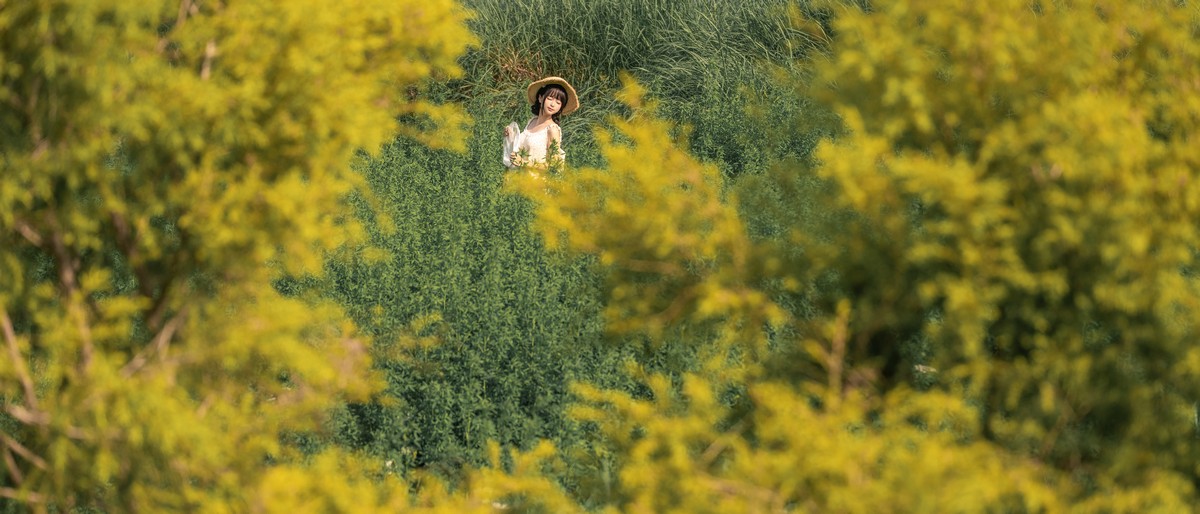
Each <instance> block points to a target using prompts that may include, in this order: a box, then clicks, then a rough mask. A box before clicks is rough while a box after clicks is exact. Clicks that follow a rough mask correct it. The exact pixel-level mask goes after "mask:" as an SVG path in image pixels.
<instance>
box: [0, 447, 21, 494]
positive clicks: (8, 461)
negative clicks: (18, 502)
mask: <svg viewBox="0 0 1200 514" xmlns="http://www.w3.org/2000/svg"><path fill="white" fill-rule="evenodd" d="M4 467H6V468H8V474H9V475H12V478H13V482H14V483H15V484H17V486H18V487H20V486H21V484H22V483H24V482H25V475H24V474H23V473H21V468H18V467H17V459H14V458H13V454H12V450H11V449H9V448H8V447H7V446H5V447H4Z"/></svg>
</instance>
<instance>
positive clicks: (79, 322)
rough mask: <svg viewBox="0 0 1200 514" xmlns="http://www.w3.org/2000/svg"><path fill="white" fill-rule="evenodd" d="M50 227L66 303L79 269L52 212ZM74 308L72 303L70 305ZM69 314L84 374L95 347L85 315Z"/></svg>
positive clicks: (75, 289) (76, 286) (76, 283)
mask: <svg viewBox="0 0 1200 514" xmlns="http://www.w3.org/2000/svg"><path fill="white" fill-rule="evenodd" d="M47 217H48V218H49V222H50V226H51V227H53V228H54V232H53V237H51V239H50V241H51V243H52V245H53V247H54V255H55V257H57V258H58V276H59V282H61V284H62V287H63V292H64V293H65V294H64V296H66V297H67V299H68V301H69V300H70V299H71V297H72V296H74V293H76V292H79V279H78V276H77V275H76V270H77V268H78V267H79V259H77V258H75V257H74V256H72V255H71V252H70V250H68V249H67V245H66V243H64V242H63V237H62V231H61V226H60V224H59V223H58V217H57V216H56V215H55V214H54V211H50V213H49V214H47ZM71 305H72V306H74V303H73V302H72V304H71ZM71 311H72V312H71V314H72V315H74V316H75V324H76V328H78V329H79V335H80V337H82V338H83V351H82V355H81V356H80V362H79V368H80V371H82V372H86V371H87V369H88V367H89V366H90V365H91V363H92V354H93V353H94V351H95V347H94V345H93V343H92V331H91V329H89V328H88V326H87V313H86V311H81V310H79V309H77V308H76V309H71Z"/></svg>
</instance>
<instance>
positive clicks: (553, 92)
mask: <svg viewBox="0 0 1200 514" xmlns="http://www.w3.org/2000/svg"><path fill="white" fill-rule="evenodd" d="M543 95H545V96H543ZM545 97H549V98H554V99H557V100H558V101H559V104H561V105H562V106H563V108H566V107H567V90H566V89H563V87H562V86H560V85H558V84H546V85H544V86H542V88H541V89H538V92H537V94H536V95H534V98H533V105H530V106H529V110H530V111H532V112H533V115H534V116H537V115H539V114H541V113H542V98H545ZM559 114H562V109H559V110H558V112H556V113H554V114H552V115H550V119H552V120H554V123H558V115H559Z"/></svg>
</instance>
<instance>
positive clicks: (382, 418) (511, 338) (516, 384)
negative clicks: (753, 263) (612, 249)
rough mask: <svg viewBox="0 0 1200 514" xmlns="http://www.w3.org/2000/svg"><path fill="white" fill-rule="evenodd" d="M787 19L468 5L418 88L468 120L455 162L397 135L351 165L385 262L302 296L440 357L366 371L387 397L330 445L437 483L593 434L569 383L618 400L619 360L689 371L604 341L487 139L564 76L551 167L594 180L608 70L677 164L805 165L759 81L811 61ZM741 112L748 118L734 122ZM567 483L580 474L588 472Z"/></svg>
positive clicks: (579, 285) (769, 0)
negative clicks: (428, 328)
mask: <svg viewBox="0 0 1200 514" xmlns="http://www.w3.org/2000/svg"><path fill="white" fill-rule="evenodd" d="M789 3H790V2H788V1H786V0H742V1H737V0H712V1H697V0H682V1H675V2H668V1H662V0H651V1H643V0H590V1H583V0H562V1H555V2H546V1H531V0H523V1H518V2H501V1H499V0H466V2H465V4H466V6H467V7H469V8H471V9H473V10H474V11H475V13H476V15H475V17H474V19H473V20H472V21H471V22H470V24H471V28H472V29H473V30H474V31H475V32H476V34H477V36H478V37H479V40H480V45H479V47H478V48H476V49H473V50H472V51H471V52H470V53H469V54H468V55H466V56H464V57H463V58H462V59H461V64H462V66H463V68H464V71H465V74H464V77H462V78H461V79H457V80H455V81H453V82H450V83H446V84H441V85H438V86H437V87H434V88H433V90H434V91H435V92H439V91H440V92H441V94H443V95H445V97H444V98H443V99H447V100H454V101H460V102H462V103H463V104H464V105H465V107H466V108H467V110H468V112H469V113H470V114H471V115H472V117H473V118H474V119H475V121H476V124H475V127H474V129H473V131H472V134H471V136H470V138H469V139H468V140H467V152H466V153H463V154H456V153H451V152H446V151H435V150H430V149H428V148H425V147H423V146H420V145H418V144H416V143H414V142H412V141H408V140H405V139H397V140H396V141H395V142H394V143H393V144H391V145H389V146H387V147H386V148H384V149H383V150H382V152H381V154H380V155H379V156H378V157H376V158H373V159H370V160H369V161H367V162H366V163H365V164H363V166H361V167H360V172H362V173H363V174H364V176H365V177H366V179H367V181H368V183H369V184H370V187H371V189H372V190H373V191H374V193H375V195H376V196H377V197H378V198H379V199H380V207H381V210H382V211H383V213H384V214H387V215H388V216H389V217H390V218H391V219H392V220H394V222H395V223H394V225H395V226H394V228H393V229H392V230H383V229H382V228H381V227H379V226H377V225H376V220H375V218H374V216H372V215H370V214H369V213H365V212H364V213H360V217H361V218H363V221H364V222H365V223H366V225H367V227H368V230H369V231H370V233H371V238H372V245H373V246H374V247H376V248H381V249H384V250H385V251H386V252H387V254H388V258H386V259H384V260H383V261H378V260H376V261H374V262H372V261H369V260H367V259H354V260H350V261H338V262H332V263H330V265H329V273H328V276H327V280H326V282H325V283H323V284H321V285H320V286H319V287H321V288H322V289H323V293H324V294H326V295H327V296H329V297H332V298H334V299H336V300H337V301H338V302H339V303H340V304H341V305H343V306H344V307H345V308H346V310H347V311H348V312H349V313H350V314H351V316H353V317H354V318H355V319H356V321H357V322H358V324H359V325H360V326H361V327H362V328H363V329H364V331H366V332H367V333H369V334H371V335H372V336H374V338H375V340H376V342H377V344H388V343H387V342H388V341H391V340H394V339H395V338H396V337H397V336H398V335H399V334H401V333H403V331H404V327H406V326H408V325H409V323H410V322H412V321H413V320H414V319H419V318H420V317H422V316H425V315H428V314H432V313H437V314H440V316H441V319H442V321H441V323H440V324H439V325H438V330H439V334H440V336H441V338H442V345H441V346H440V347H438V348H437V349H433V350H430V351H429V352H426V353H424V354H422V355H420V356H419V358H416V359H413V360H403V359H397V360H386V359H385V360H382V361H380V362H378V363H377V364H378V365H379V368H380V370H381V371H382V372H383V374H384V375H385V376H386V377H387V381H388V384H389V390H388V396H389V398H390V399H391V400H389V401H380V402H371V403H367V404H361V405H350V406H347V408H346V410H344V411H343V412H342V413H341V415H340V416H339V418H338V419H337V421H336V424H337V430H336V431H337V433H338V439H339V440H340V441H341V443H342V444H345V445H347V446H350V447H354V448H359V449H363V450H367V451H370V452H373V453H375V454H377V455H379V456H381V457H385V458H386V459H388V460H391V461H393V462H394V463H396V465H397V467H398V468H399V469H401V470H402V469H407V468H413V467H420V468H426V469H434V470H438V471H440V472H441V473H443V474H445V475H450V476H453V475H454V472H455V470H456V469H457V468H458V467H459V466H461V465H462V464H463V463H466V462H477V461H479V460H480V459H481V458H482V446H483V443H484V441H486V440H489V439H491V440H496V441H500V442H501V443H502V444H504V445H512V446H523V445H527V444H530V443H531V442H533V441H536V440H537V439H540V438H547V439H551V440H553V441H554V442H555V443H556V444H557V445H558V446H559V447H561V448H569V447H572V446H575V445H579V444H583V443H584V442H585V441H586V440H588V439H589V438H590V437H593V436H594V434H592V433H591V430H593V429H594V427H591V428H589V427H583V426H577V425H575V424H573V423H571V422H570V421H569V420H568V419H567V417H566V415H565V408H566V405H568V404H569V401H570V398H569V395H568V393H567V384H568V383H569V382H571V381H576V380H578V381H583V382H588V383H592V384H597V385H602V386H606V387H618V388H635V387H636V386H635V385H634V383H633V382H632V381H630V380H628V379H627V377H624V376H623V374H622V373H621V372H620V371H619V369H620V363H621V362H623V361H624V360H626V359H629V358H636V359H637V360H638V361H639V362H640V363H641V364H642V365H643V366H646V367H647V368H649V369H654V370H661V371H665V372H668V373H673V372H678V371H680V370H683V369H687V368H688V367H689V366H691V365H692V363H693V358H692V356H691V355H690V353H689V351H688V350H686V347H685V346H684V345H673V344H670V342H669V341H668V342H666V343H665V344H663V345H661V346H654V347H643V348H638V347H637V346H638V345H637V344H630V345H611V344H607V343H606V338H605V336H604V333H603V320H602V318H601V316H600V312H601V309H602V305H601V302H602V301H603V299H602V298H601V296H600V293H599V281H601V280H603V278H602V274H601V273H599V272H598V270H597V269H596V267H595V266H593V265H592V264H591V263H590V261H589V260H587V259H583V260H563V259H562V258H559V257H556V256H553V255H550V254H548V253H547V251H546V250H545V249H544V248H543V247H542V246H541V243H540V240H539V238H538V237H537V236H536V234H534V233H533V232H532V231H531V230H529V229H528V227H527V224H528V222H529V218H530V214H529V207H528V205H527V204H526V203H525V201H524V200H523V199H521V198H517V197H514V196H511V195H506V194H504V193H502V192H501V190H500V187H499V186H500V182H501V177H502V175H503V173H505V172H504V171H503V168H502V167H501V164H500V148H501V128H502V127H503V126H504V125H505V124H507V122H508V121H512V120H517V121H524V120H525V119H527V118H528V117H529V115H530V113H529V111H528V105H527V102H526V100H525V96H524V92H525V85H526V84H528V82H529V81H531V80H534V79H537V78H540V77H542V76H546V75H560V76H564V77H567V78H568V79H569V80H570V81H571V82H572V84H574V86H575V87H576V89H577V90H578V92H579V93H580V96H581V100H582V102H583V105H584V106H583V108H582V109H581V110H580V111H579V112H578V113H577V114H573V115H571V116H569V117H567V118H565V119H564V120H563V121H564V123H563V133H564V140H565V143H566V144H565V146H566V149H567V161H568V164H569V165H570V166H603V165H604V163H603V162H602V159H601V156H600V154H599V152H598V151H597V148H596V145H595V141H594V139H593V137H592V129H593V128H596V127H604V126H605V125H606V124H607V123H608V122H607V119H608V118H609V117H610V116H611V115H620V114H621V113H622V108H621V107H620V106H619V105H618V104H617V103H616V101H615V100H614V99H613V98H614V93H615V92H616V90H617V88H618V87H619V81H618V75H619V73H620V72H622V71H626V72H629V73H630V74H632V75H633V76H634V77H635V78H636V79H637V80H639V81H640V82H641V83H642V84H643V85H644V86H646V87H647V88H648V89H649V90H650V91H649V94H650V95H651V96H652V97H654V98H656V99H657V100H659V102H660V111H659V113H658V114H659V115H660V116H663V117H666V118H668V119H671V120H673V121H675V122H677V123H678V124H679V125H680V126H683V127H690V135H689V137H688V138H687V139H688V145H689V149H690V150H691V151H692V153H693V154H695V155H697V156H699V157H701V158H703V159H706V160H708V161H710V162H713V163H714V164H716V165H717V166H719V167H720V168H721V169H722V170H724V171H726V173H727V175H729V176H730V177H731V178H732V177H737V176H740V175H744V174H753V173H755V172H758V171H762V170H765V169H766V168H767V167H768V166H769V165H770V164H771V163H772V162H775V161H778V160H780V159H789V158H794V157H797V156H799V157H803V156H804V155H806V154H807V152H808V151H810V150H811V148H812V146H813V145H814V143H815V141H816V138H817V136H818V135H820V131H816V130H799V131H798V130H793V129H792V127H791V125H790V124H789V123H790V121H789V120H793V119H797V118H800V117H803V113H804V112H806V111H807V110H809V109H811V107H810V106H809V105H808V104H806V103H805V102H804V101H803V100H802V98H801V97H799V96H797V95H796V94H795V90H794V88H795V83H794V82H793V81H792V80H790V79H787V80H783V81H778V80H777V79H778V77H780V76H781V74H782V75H783V76H787V75H788V74H792V76H798V75H799V74H801V71H802V70H801V69H799V68H801V67H802V65H803V62H804V59H805V58H806V56H807V55H808V54H809V53H810V52H812V51H814V50H815V49H816V48H817V46H818V45H817V44H816V43H814V42H813V40H812V39H811V38H810V32H806V31H804V30H800V29H796V28H793V27H792V25H791V20H790V19H789V16H788V11H787V6H788V5H789ZM806 5H807V4H803V5H801V8H807V7H806ZM815 32H820V29H817V30H816V31H815ZM752 108H755V109H758V110H760V111H761V112H762V113H763V115H762V116H751V115H749V114H748V110H750V109H752ZM681 139H682V136H681ZM772 222H773V221H772V220H764V221H763V223H765V224H767V225H771V223H772ZM772 227H773V225H771V226H770V227H766V228H761V229H759V230H758V232H761V233H764V234H766V233H769V232H771V229H773V228H772ZM699 329H700V328H699V327H690V328H689V329H688V330H692V331H693V332H694V331H696V330H699ZM569 467H570V468H571V470H569V471H568V475H570V476H576V477H583V476H590V475H595V474H596V473H597V472H596V470H595V469H593V468H594V467H603V465H602V463H590V464H589V463H585V462H577V463H572V464H571V465H570V466H569ZM564 480H568V479H564ZM570 480H573V479H570ZM570 480H568V481H570ZM581 480H582V479H581ZM581 487H582V486H581Z"/></svg>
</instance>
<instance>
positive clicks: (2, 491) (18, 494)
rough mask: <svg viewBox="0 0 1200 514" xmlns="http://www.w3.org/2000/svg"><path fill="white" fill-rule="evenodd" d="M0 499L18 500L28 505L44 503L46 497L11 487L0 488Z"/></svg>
mask: <svg viewBox="0 0 1200 514" xmlns="http://www.w3.org/2000/svg"><path fill="white" fill-rule="evenodd" d="M0 498H8V499H10V500H19V501H25V502H29V503H46V497H45V496H42V495H40V494H38V493H31V492H28V491H25V492H22V491H18V490H16V489H13V488H11V487H0Z"/></svg>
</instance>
